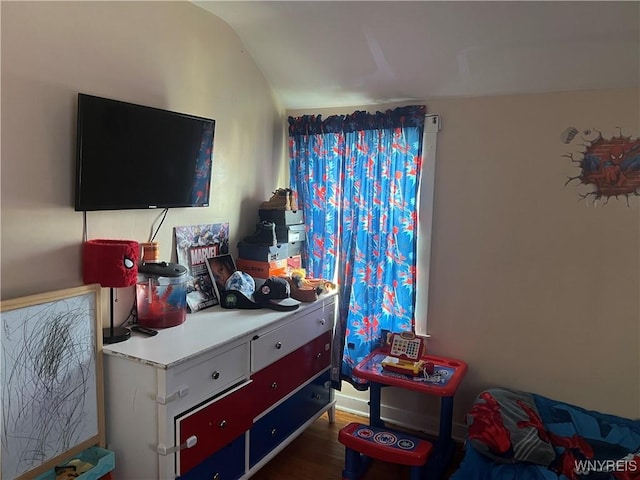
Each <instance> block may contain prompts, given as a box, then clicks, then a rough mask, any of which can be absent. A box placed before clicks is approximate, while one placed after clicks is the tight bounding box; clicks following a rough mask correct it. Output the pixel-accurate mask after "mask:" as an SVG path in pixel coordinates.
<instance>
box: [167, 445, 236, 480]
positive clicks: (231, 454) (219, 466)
mask: <svg viewBox="0 0 640 480" xmlns="http://www.w3.org/2000/svg"><path fill="white" fill-rule="evenodd" d="M244 452H245V436H244V435H241V436H240V437H238V438H237V439H236V440H234V441H233V442H231V443H230V444H228V445H227V446H225V447H222V448H221V449H220V450H218V451H217V452H216V453H214V454H213V455H211V456H210V457H208V458H206V459H205V460H203V461H202V462H200V463H199V464H198V465H196V466H195V467H193V468H192V469H191V470H189V471H188V472H187V473H186V474H185V475H182V476H180V477H178V479H179V480H202V479H203V478H207V479H212V478H215V479H219V480H236V479H238V478H240V477H241V476H242V475H244ZM216 474H217V475H218V476H217V477H216Z"/></svg>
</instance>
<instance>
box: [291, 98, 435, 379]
mask: <svg viewBox="0 0 640 480" xmlns="http://www.w3.org/2000/svg"><path fill="white" fill-rule="evenodd" d="M425 113H426V108H425V107H424V106H422V105H421V106H410V107H401V108H397V109H394V110H388V111H386V112H384V113H381V112H377V113H375V114H369V113H366V112H355V113H353V114H351V115H337V116H332V117H329V118H327V119H326V120H322V118H321V117H320V116H303V117H298V118H292V117H289V161H290V178H291V185H290V186H291V188H292V190H293V191H294V194H295V195H296V196H297V201H298V207H299V208H302V209H303V212H304V215H305V224H306V227H307V230H308V232H307V233H308V236H307V244H306V251H305V252H304V262H305V265H306V268H307V272H308V274H309V276H312V277H314V278H325V279H331V280H336V281H337V282H338V285H339V321H338V326H337V329H336V340H337V342H338V343H337V344H336V345H334V365H337V364H341V371H340V372H339V373H338V372H334V375H333V376H332V379H333V380H334V386H336V387H337V388H339V385H340V380H341V379H344V380H347V381H349V382H350V383H352V384H354V385H355V386H356V387H357V388H366V383H364V382H362V381H361V380H359V379H357V378H354V377H353V376H352V369H353V367H354V366H355V365H356V364H357V363H358V362H360V360H362V359H363V358H364V357H365V356H366V355H368V354H369V353H370V352H371V350H373V349H374V348H375V347H376V346H378V345H380V343H381V340H382V336H383V332H384V331H405V330H408V331H413V313H414V307H415V279H416V236H415V233H416V231H417V219H418V215H417V199H418V186H419V180H420V171H421V162H422V133H423V127H424V116H425ZM336 355H338V362H336V361H335V356H336Z"/></svg>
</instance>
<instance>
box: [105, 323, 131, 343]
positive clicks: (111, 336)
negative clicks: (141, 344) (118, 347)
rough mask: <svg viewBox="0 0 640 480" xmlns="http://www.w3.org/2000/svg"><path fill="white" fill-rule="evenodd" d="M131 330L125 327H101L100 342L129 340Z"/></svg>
mask: <svg viewBox="0 0 640 480" xmlns="http://www.w3.org/2000/svg"><path fill="white" fill-rule="evenodd" d="M130 336H131V330H129V329H128V328H125V327H113V329H112V328H110V327H107V328H103V329H102V343H104V344H110V343H119V342H124V341H125V340H129V337H130Z"/></svg>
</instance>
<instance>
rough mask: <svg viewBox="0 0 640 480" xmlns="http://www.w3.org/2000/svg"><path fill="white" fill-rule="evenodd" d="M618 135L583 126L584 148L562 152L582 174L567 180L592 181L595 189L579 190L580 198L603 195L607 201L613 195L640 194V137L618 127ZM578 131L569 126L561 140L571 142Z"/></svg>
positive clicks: (601, 196) (580, 182)
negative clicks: (624, 133)
mask: <svg viewBox="0 0 640 480" xmlns="http://www.w3.org/2000/svg"><path fill="white" fill-rule="evenodd" d="M618 130H619V133H618V136H614V137H611V138H605V137H603V136H602V133H601V132H599V131H597V130H593V131H591V130H584V131H583V132H582V135H581V136H580V139H581V140H582V143H580V144H579V146H580V147H582V148H583V149H584V150H583V151H579V152H572V153H567V154H565V155H563V157H566V158H569V159H570V160H571V161H572V162H573V163H575V164H576V166H577V167H579V168H580V174H579V175H577V176H575V177H569V178H568V179H567V181H566V182H565V186H567V185H568V184H569V183H570V182H572V181H574V180H577V181H578V182H579V185H592V186H593V190H592V191H590V192H587V193H579V194H578V195H579V196H580V198H581V199H583V200H585V201H586V200H588V198H589V197H593V200H594V203H595V202H596V201H598V200H600V199H602V198H603V197H604V198H605V201H604V204H605V205H606V204H607V203H608V201H609V199H610V198H611V197H616V198H618V197H621V196H622V197H624V198H625V199H626V202H627V206H629V198H630V197H634V196H635V197H640V138H635V139H633V138H631V137H625V136H623V135H622V131H621V130H620V128H619V127H618ZM577 135H578V130H577V129H576V128H574V127H569V128H567V129H566V130H565V131H564V132H563V133H562V135H561V140H562V141H563V142H564V143H566V144H569V143H571V142H572V141H573V139H574V138H575V137H576V136H577Z"/></svg>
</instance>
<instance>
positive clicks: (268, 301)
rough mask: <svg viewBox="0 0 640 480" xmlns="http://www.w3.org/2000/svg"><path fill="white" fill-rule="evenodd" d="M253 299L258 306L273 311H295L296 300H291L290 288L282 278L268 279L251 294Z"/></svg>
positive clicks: (296, 306) (297, 302) (297, 305)
mask: <svg viewBox="0 0 640 480" xmlns="http://www.w3.org/2000/svg"><path fill="white" fill-rule="evenodd" d="M253 299H254V300H255V301H256V303H259V304H260V305H262V306H264V307H267V308H272V309H273V310H283V311H287V310H295V309H296V308H298V307H299V306H300V302H299V301H298V300H294V299H293V298H291V286H290V285H289V282H287V281H286V280H285V279H284V278H280V277H269V278H267V279H266V280H265V282H264V283H263V284H262V285H261V286H260V287H259V288H258V289H257V290H256V291H255V292H253Z"/></svg>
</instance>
